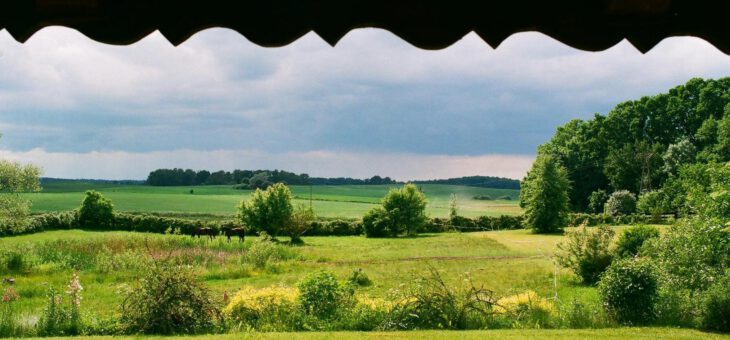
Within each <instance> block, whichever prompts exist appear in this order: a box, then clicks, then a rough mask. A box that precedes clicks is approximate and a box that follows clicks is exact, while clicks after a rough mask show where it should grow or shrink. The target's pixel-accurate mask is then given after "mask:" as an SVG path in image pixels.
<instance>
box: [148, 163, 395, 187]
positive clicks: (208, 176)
mask: <svg viewBox="0 0 730 340" xmlns="http://www.w3.org/2000/svg"><path fill="white" fill-rule="evenodd" d="M274 183H284V184H287V185H345V184H395V183H397V182H396V181H395V180H393V179H391V178H390V177H380V176H373V177H371V178H367V179H355V178H349V177H339V178H323V177H309V175H308V174H305V173H302V174H296V173H293V172H288V171H283V170H238V169H237V170H233V171H224V170H219V171H215V172H210V171H207V170H200V171H195V170H192V169H180V168H174V169H157V170H154V171H152V172H150V174H149V175H148V176H147V184H149V185H153V186H180V185H225V184H228V185H236V186H237V188H240V189H248V188H254V189H255V188H266V187H268V186H269V185H271V184H274Z"/></svg>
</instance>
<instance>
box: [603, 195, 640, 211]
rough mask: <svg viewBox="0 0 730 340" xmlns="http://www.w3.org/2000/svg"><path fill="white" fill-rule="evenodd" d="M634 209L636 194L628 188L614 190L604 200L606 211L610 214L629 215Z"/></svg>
mask: <svg viewBox="0 0 730 340" xmlns="http://www.w3.org/2000/svg"><path fill="white" fill-rule="evenodd" d="M635 210H636V196H635V195H634V194H632V193H631V192H629V191H628V190H621V191H616V192H614V193H612V194H611V196H610V197H609V198H608V201H606V213H607V214H609V215H611V216H618V215H630V214H633V213H634V211H635Z"/></svg>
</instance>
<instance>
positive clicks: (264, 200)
mask: <svg viewBox="0 0 730 340" xmlns="http://www.w3.org/2000/svg"><path fill="white" fill-rule="evenodd" d="M291 200H292V194H291V191H290V190H289V187H287V186H286V185H284V184H282V183H276V184H274V185H271V186H269V187H268V188H266V190H265V191H262V190H261V189H256V191H255V192H254V193H253V194H252V195H251V198H250V199H249V200H248V202H246V201H241V203H240V204H239V206H238V219H239V220H240V221H241V222H242V223H243V224H245V225H247V226H248V227H250V228H252V229H253V231H256V232H258V231H265V232H266V233H267V234H269V235H271V236H273V237H276V236H279V233H280V232H281V231H282V230H283V229H284V227H285V226H286V225H287V224H288V223H289V222H290V220H291V217H292V214H293V213H294V207H293V206H292V203H291Z"/></svg>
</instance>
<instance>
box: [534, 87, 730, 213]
mask: <svg viewBox="0 0 730 340" xmlns="http://www.w3.org/2000/svg"><path fill="white" fill-rule="evenodd" d="M540 156H549V157H553V158H555V159H557V160H558V161H559V163H560V164H561V165H562V166H564V167H565V169H566V170H567V175H568V178H569V181H570V186H571V188H570V191H569V192H570V194H569V200H570V205H571V207H572V209H573V210H575V211H591V210H595V211H593V212H600V211H598V210H600V209H601V208H602V207H603V204H602V202H605V200H606V198H607V197H608V196H607V194H608V193H611V192H618V191H621V190H627V191H629V192H631V193H633V194H636V196H637V197H638V196H644V194H645V193H650V192H655V193H656V194H654V196H657V197H660V198H661V199H662V200H663V201H664V203H662V209H660V210H668V211H664V212H666V213H675V214H676V213H677V212H678V210H679V209H681V208H682V207H681V205H682V204H681V203H682V202H681V201H682V200H683V197H686V192H684V191H687V190H684V189H682V186H683V184H682V181H685V179H690V177H691V178H695V179H698V178H701V176H699V175H696V174H692V172H695V173H698V174H699V173H712V172H711V171H709V170H708V171H704V170H702V169H713V168H717V167H716V166H713V164H718V165H721V164H723V163H725V162H727V161H729V160H730V78H723V79H719V80H703V79H692V80H690V81H689V82H687V83H686V84H685V85H681V86H677V87H675V88H673V89H671V90H669V92H667V93H662V94H658V95H655V96H647V97H643V98H641V99H639V100H632V101H627V102H624V103H621V104H619V105H617V106H616V107H615V108H614V109H613V110H611V111H610V112H609V113H608V115H606V116H603V115H600V114H596V115H595V116H594V117H593V119H590V120H586V121H584V120H578V119H576V120H573V121H570V122H569V123H567V124H565V125H564V126H562V127H559V128H558V130H557V132H556V133H555V135H554V136H553V138H552V139H551V140H550V141H549V142H547V143H545V144H543V145H541V146H540V147H539V148H538V158H539V157H540ZM697 166H700V168H701V169H700V168H698V167H697ZM693 169H694V170H693ZM697 169H700V170H697ZM528 176H529V175H528ZM708 183H709V182H708ZM680 189H682V190H680ZM647 197H648V196H647ZM599 201H600V202H599Z"/></svg>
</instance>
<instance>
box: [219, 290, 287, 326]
mask: <svg viewBox="0 0 730 340" xmlns="http://www.w3.org/2000/svg"><path fill="white" fill-rule="evenodd" d="M298 296H299V291H298V290H297V289H296V288H289V287H283V286H273V287H267V288H260V289H256V288H253V287H245V288H243V289H242V290H240V291H239V292H238V293H236V295H235V296H233V298H231V301H230V302H229V303H228V305H227V306H226V307H225V308H224V309H223V313H224V315H225V316H226V317H228V318H229V320H231V321H233V322H234V323H236V325H237V326H238V327H242V326H245V327H251V328H256V329H267V328H269V329H270V330H291V329H292V327H294V325H293V324H292V323H291V322H289V321H290V320H293V318H292V317H293V314H295V313H296V300H297V298H298Z"/></svg>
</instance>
